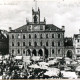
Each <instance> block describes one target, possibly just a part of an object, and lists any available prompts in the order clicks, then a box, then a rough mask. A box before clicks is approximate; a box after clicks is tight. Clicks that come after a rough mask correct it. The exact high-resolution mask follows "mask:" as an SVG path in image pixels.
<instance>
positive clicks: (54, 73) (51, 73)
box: [44, 68, 60, 76]
mask: <svg viewBox="0 0 80 80" xmlns="http://www.w3.org/2000/svg"><path fill="white" fill-rule="evenodd" d="M59 72H60V70H59V69H56V68H50V69H48V71H47V72H45V73H44V75H48V76H58V74H59Z"/></svg>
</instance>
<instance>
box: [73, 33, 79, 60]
mask: <svg viewBox="0 0 80 80" xmlns="http://www.w3.org/2000/svg"><path fill="white" fill-rule="evenodd" d="M73 46H74V48H75V55H76V59H79V58H80V34H74V36H73Z"/></svg>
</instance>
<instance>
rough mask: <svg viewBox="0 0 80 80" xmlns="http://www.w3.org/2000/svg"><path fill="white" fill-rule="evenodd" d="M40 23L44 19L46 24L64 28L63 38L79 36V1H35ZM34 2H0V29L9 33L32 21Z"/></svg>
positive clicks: (19, 0)
mask: <svg viewBox="0 0 80 80" xmlns="http://www.w3.org/2000/svg"><path fill="white" fill-rule="evenodd" d="M37 6H38V7H39V8H40V12H41V21H43V20H44V17H45V18H46V23H47V24H54V25H56V26H57V27H59V28H61V27H62V26H65V37H73V35H74V34H79V29H80V0H37ZM32 7H33V8H35V2H34V0H0V29H3V30H7V31H9V27H12V29H16V28H18V27H20V26H23V25H25V24H26V19H28V20H29V21H32Z"/></svg>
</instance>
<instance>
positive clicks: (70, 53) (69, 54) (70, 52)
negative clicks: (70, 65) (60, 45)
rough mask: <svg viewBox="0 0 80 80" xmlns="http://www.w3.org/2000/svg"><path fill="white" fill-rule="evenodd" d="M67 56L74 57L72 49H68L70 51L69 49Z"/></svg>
mask: <svg viewBox="0 0 80 80" xmlns="http://www.w3.org/2000/svg"><path fill="white" fill-rule="evenodd" d="M67 57H69V58H71V59H72V51H71V50H68V51H67Z"/></svg>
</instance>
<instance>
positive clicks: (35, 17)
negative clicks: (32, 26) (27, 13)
mask: <svg viewBox="0 0 80 80" xmlns="http://www.w3.org/2000/svg"><path fill="white" fill-rule="evenodd" d="M34 23H37V16H36V14H35V16H34Z"/></svg>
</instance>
